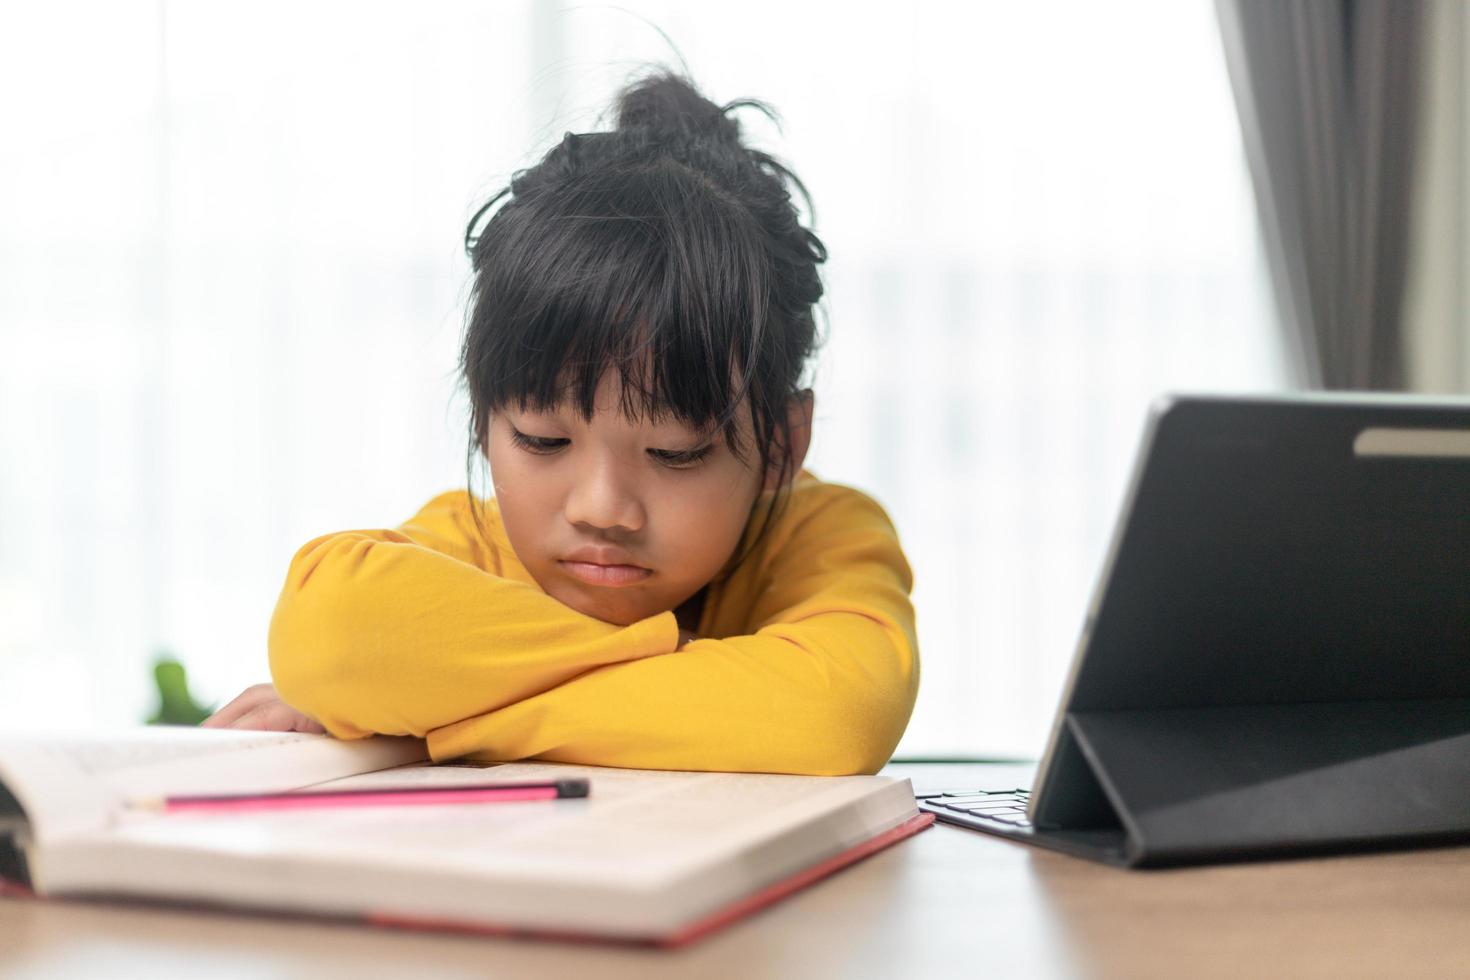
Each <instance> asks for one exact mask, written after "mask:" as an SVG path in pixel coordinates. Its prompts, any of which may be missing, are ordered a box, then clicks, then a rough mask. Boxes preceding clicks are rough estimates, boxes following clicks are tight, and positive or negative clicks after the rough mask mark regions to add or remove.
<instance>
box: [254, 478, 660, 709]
mask: <svg viewBox="0 0 1470 980" xmlns="http://www.w3.org/2000/svg"><path fill="white" fill-rule="evenodd" d="M463 496H464V495H463V493H462V492H460V493H457V494H456V493H449V494H443V495H441V496H439V497H436V498H435V499H434V500H433V501H430V503H429V504H428V505H426V506H425V508H424V509H423V510H422V511H420V513H419V514H418V515H416V516H415V517H414V518H413V519H412V520H411V521H409V522H408V523H407V524H405V525H403V526H402V527H400V528H398V529H397V530H367V531H343V532H341V533H338V534H329V535H324V536H322V537H319V538H316V539H314V540H312V541H310V542H308V543H307V544H306V545H304V546H303V547H302V548H301V549H300V550H299V551H298V552H297V553H296V555H295V557H294V558H293V559H292V561H291V565H290V568H289V571H288V572H287V576H286V583H285V586H284V588H283V589H282V591H281V595H280V598H279V600H278V601H277V603H276V609H275V613H274V615H273V616H272V619H271V625H270V636H269V648H270V666H271V676H272V679H273V681H274V682H275V685H276V689H277V691H278V692H279V694H280V695H281V697H282V699H283V700H285V701H286V703H287V704H290V705H291V706H293V707H295V708H297V709H298V710H300V711H303V712H305V713H306V714H308V715H311V716H312V717H314V718H316V719H317V720H318V721H320V722H321V723H322V725H324V726H325V727H326V729H327V730H328V731H329V732H331V733H332V734H333V735H336V736H337V737H338V738H360V737H363V736H366V735H370V734H373V733H381V734H387V735H416V736H419V737H423V736H425V735H427V734H428V733H429V732H430V731H431V730H433V729H437V728H441V727H443V726H445V725H449V724H451V723H453V722H457V721H460V720H462V719H464V718H469V717H472V716H476V715H483V714H485V713H486V712H493V711H495V710H496V709H499V708H502V707H504V706H506V705H509V704H512V703H516V702H519V701H521V700H522V699H524V698H527V697H531V696H534V695H537V694H539V693H540V692H543V691H546V690H549V689H553V688H555V687H556V686H557V685H559V684H561V683H563V682H564V681H566V680H567V679H568V678H571V677H574V676H576V675H578V674H581V673H583V672H585V671H587V670H589V669H593V668H597V667H601V666H605V665H609V664H613V663H618V662H624V661H631V660H636V659H639V658H642V657H657V656H659V655H662V654H669V653H672V652H673V651H674V650H675V648H676V647H677V646H678V642H679V627H678V624H677V622H676V621H675V617H674V614H673V613H672V612H665V613H661V614H659V615H657V616H652V617H649V618H647V619H644V620H641V621H640V622H637V623H634V624H632V625H629V626H626V627H622V626H617V625H614V624H610V623H606V622H603V621H602V620H598V619H594V618H592V617H590V616H586V615H583V614H582V613H579V612H577V611H575V610H573V609H571V608H569V607H567V606H566V605H564V604H563V603H561V602H560V601H558V600H556V599H554V598H552V597H551V596H549V595H547V594H546V593H545V592H544V591H542V590H541V589H540V588H538V587H537V586H536V585H535V584H534V583H531V582H526V581H517V580H515V579H513V578H511V577H508V576H505V575H501V574H496V573H495V570H499V569H500V568H501V564H502V561H504V560H505V559H504V556H502V555H500V554H497V553H494V549H495V546H494V544H493V543H489V542H484V541H482V540H480V539H479V538H478V536H477V535H472V534H470V533H468V532H467V531H466V530H465V529H464V528H462V527H461V526H459V525H460V523H461V522H460V521H459V520H458V519H457V517H456V514H457V508H456V506H455V501H456V500H457V499H462V498H463Z"/></svg>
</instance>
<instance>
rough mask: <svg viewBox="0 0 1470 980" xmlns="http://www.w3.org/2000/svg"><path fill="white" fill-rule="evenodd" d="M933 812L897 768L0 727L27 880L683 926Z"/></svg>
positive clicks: (2, 818) (601, 925)
mask: <svg viewBox="0 0 1470 980" xmlns="http://www.w3.org/2000/svg"><path fill="white" fill-rule="evenodd" d="M566 777H585V778H587V779H589V780H590V781H591V795H590V796H589V797H588V798H586V799H559V800H543V801H531V802H525V801H522V802H496V803H479V804H443V805H441V804H433V805H417V806H408V807H394V806H384V807H377V806H373V807H355V808H351V809H295V810H281V811H267V812H254V813H187V812H179V813H162V812H159V811H158V810H157V809H152V808H148V807H146V806H143V805H141V803H142V801H145V800H155V799H156V798H158V797H160V796H181V795H205V794H215V793H220V794H223V793H244V792H280V791H289V790H295V789H301V788H304V787H307V786H311V787H312V788H313V789H315V790H319V789H322V788H323V787H324V786H328V785H329V786H330V788H332V789H339V788H340V789H358V788H370V787H372V786H374V785H384V786H387V785H392V786H401V785H403V784H405V783H414V784H418V783H421V782H422V783H426V784H434V785H454V784H456V783H459V784H464V783H476V784H478V783H484V782H491V781H505V782H521V781H527V780H547V779H555V778H566ZM932 819H933V818H932V816H930V815H929V814H921V813H920V812H919V811H918V809H917V806H916V804H915V801H914V795H913V788H912V786H911V785H910V783H909V781H908V780H907V779H892V778H889V777H883V776H840V777H827V776H783V775H765V774H750V773H707V772H664V771H653V770H636V769H605V768H599V767H591V766H572V765H563V764H559V763H506V764H500V765H484V766H482V765H477V764H469V765H464V764H461V765H456V764H453V763H451V764H446V765H432V764H430V763H429V761H428V759H427V757H426V754H425V749H424V744H423V743H422V742H421V741H418V740H416V739H407V738H385V737H375V738H370V739H363V740H360V741H338V740H336V739H333V738H332V737H330V736H327V735H298V734H276V733H269V732H242V731H232V730H222V729H195V728H172V729H170V728H154V729H138V730H127V731H123V732H119V733H113V734H110V735H105V736H87V737H83V736H77V737H71V738H58V737H44V738H43V737H34V738H27V737H21V736H0V879H4V880H5V881H6V882H9V885H8V890H9V891H11V892H13V893H17V894H26V895H39V896H55V897H93V898H132V899H145V900H161V901H167V902H173V903H191V904H192V903H202V904H210V905H224V906H234V907H239V908H246V909H259V910H270V911H275V912H282V911H294V912H299V913H306V914H314V915H325V916H346V917H352V918H357V919H366V920H368V921H370V922H374V923H377V924H382V925H394V926H405V927H413V928H442V929H453V930H468V931H479V932H489V933H529V934H535V935H542V936H559V937H563V938H606V939H615V940H623V941H637V942H652V943H657V944H661V945H677V944H679V943H683V942H687V941H689V940H691V939H694V938H696V937H698V936H701V935H704V934H706V933H707V932H709V931H711V930H712V929H714V928H716V927H718V926H720V925H723V924H724V923H726V922H729V921H731V920H732V919H734V918H737V917H738V916H740V915H742V914H744V913H746V912H749V911H751V910H753V909H756V908H759V907H761V906H763V905H766V904H768V903H769V902H771V901H774V900H776V899H777V898H780V897H781V896H783V895H785V894H788V893H790V892H791V891H794V890H795V889H796V888H799V887H801V886H802V885H804V884H807V883H809V882H811V881H815V880H817V879H818V878H820V877H822V876H824V875H826V874H828V873H830V872H832V871H835V870H837V869H838V868H840V867H843V866H844V865H847V864H850V863H852V862H853V861H856V860H858V859H859V858H861V857H863V856H865V855H867V854H870V853H872V852H873V851H876V850H878V849H880V848H882V847H884V846H886V845H888V844H891V843H893V842H895V841H897V840H901V839H902V838H904V837H907V836H909V835H911V834H913V833H916V832H917V831H919V830H922V829H923V828H924V827H926V826H928V825H929V823H930V822H931V821H932ZM5 890H7V886H6V885H5V884H4V883H3V882H0V891H5Z"/></svg>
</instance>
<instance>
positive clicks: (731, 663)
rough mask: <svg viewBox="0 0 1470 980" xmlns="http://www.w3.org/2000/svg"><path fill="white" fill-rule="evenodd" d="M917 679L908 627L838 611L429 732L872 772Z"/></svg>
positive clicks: (505, 755)
mask: <svg viewBox="0 0 1470 980" xmlns="http://www.w3.org/2000/svg"><path fill="white" fill-rule="evenodd" d="M917 689H918V660H917V655H916V653H915V652H914V650H913V646H912V637H911V635H910V634H908V633H907V632H906V631H905V630H902V629H899V628H898V627H896V626H894V625H892V624H885V623H882V622H879V621H876V620H874V619H871V618H868V617H864V616H861V615H857V614H851V613H833V614H828V615H824V616H819V617H813V618H811V619H808V620H805V621H802V622H798V623H786V624H776V625H772V626H769V627H766V628H764V629H762V630H760V631H759V632H758V633H757V634H754V635H749V636H736V637H729V638H727V639H721V640H715V639H701V640H696V641H694V642H693V643H690V644H689V645H688V646H686V647H685V648H684V649H682V650H681V651H680V652H678V653H676V654H675V655H673V656H669V657H657V658H651V659H647V660H641V661H637V662H629V663H622V664H615V665H610V666H607V667H602V668H599V669H597V670H593V671H589V672H588V673H586V674H583V675H582V676H579V677H576V678H574V679H572V680H570V681H568V682H566V683H565V684H562V685H560V686H558V687H556V688H554V689H552V690H549V691H546V692H543V693H541V694H538V695H535V696H533V697H530V698H527V699H525V700H522V701H520V702H517V703H515V704H511V705H507V706H506V707H503V708H500V709H498V710H495V711H491V712H487V713H486V714H484V715H482V716H480V717H477V718H471V719H468V720H466V721H462V722H459V723H458V724H455V725H451V726H448V727H446V728H442V729H438V730H435V731H433V732H430V733H429V750H430V752H431V754H432V755H433V756H434V757H435V758H436V759H443V758H452V757H455V756H460V755H469V754H474V755H476V756H479V757H482V758H486V759H495V760H509V759H521V758H531V757H535V758H541V759H550V760H557V761H562V762H576V763H583V764H590V765H609V766H623V767H629V768H649V769H690V770H726V771H746V772H785V773H806V774H811V775H845V774H851V773H861V772H876V771H877V770H878V769H879V768H881V767H882V766H883V765H884V764H885V763H886V762H887V761H888V759H889V757H890V756H891V754H892V752H893V749H894V746H896V745H897V744H898V740H899V738H900V737H901V736H902V734H903V730H904V728H905V726H906V725H907V724H908V719H909V715H910V714H911V712H912V710H913V705H914V698H915V695H916V693H917Z"/></svg>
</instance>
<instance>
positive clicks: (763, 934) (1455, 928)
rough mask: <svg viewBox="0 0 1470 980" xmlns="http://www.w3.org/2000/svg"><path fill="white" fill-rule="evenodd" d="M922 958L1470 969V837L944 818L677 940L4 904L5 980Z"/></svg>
mask: <svg viewBox="0 0 1470 980" xmlns="http://www.w3.org/2000/svg"><path fill="white" fill-rule="evenodd" d="M885 772H891V773H893V774H897V775H909V776H911V777H912V778H914V782H915V785H916V787H918V788H921V789H922V788H924V787H926V786H936V787H945V786H964V785H976V784H978V783H979V782H980V781H982V780H983V781H986V782H989V783H994V782H995V781H996V780H995V779H992V778H988V776H987V775H982V770H981V769H980V768H979V767H974V766H963V767H961V766H950V767H935V766H914V765H896V766H891V767H889V769H888V770H885ZM992 772H993V770H992ZM1015 774H1016V770H1014V769H1012V770H1007V771H1003V772H1002V773H1000V774H999V775H998V776H997V777H996V778H998V779H999V780H1000V781H1004V779H1005V778H1006V777H1008V776H1014V775H1015ZM921 971H929V975H930V976H934V977H944V978H946V980H947V978H949V977H971V976H977V977H978V976H996V977H1006V978H1029V977H1119V978H1149V977H1160V978H1170V980H1174V978H1185V977H1188V978H1210V977H1231V978H1236V977H1323V978H1332V980H1340V978H1349V977H1372V978H1375V980H1376V978H1383V977H1392V978H1412V977H1457V978H1464V977H1470V848H1446V849H1435V850H1421V851H1404V852H1397V853H1392V854H1375V855H1356V856H1351V857H1337V858H1316V859H1311V860H1299V861H1277V862H1271V863H1257V864H1237V865H1228V866H1221V867H1211V868H1195V869H1182V870H1169V871H1122V870H1117V869H1114V868H1108V867H1104V866H1101V865H1095V864H1091V863H1088V862H1084V861H1080V860H1077V859H1075V858H1069V857H1066V856H1064V855H1060V854H1056V853H1053V852H1050V851H1044V850H1040V849H1036V848H1030V847H1026V846H1024V845H1018V844H1013V843H1011V842H1009V841H1005V840H1001V839H998V838H994V837H989V836H986V835H984V834H980V833H977V832H974V831H969V830H964V829H960V828H956V827H950V826H944V825H940V824H936V825H935V826H934V827H932V828H930V829H929V830H926V831H924V832H923V833H921V834H919V835H918V836H916V837H914V838H913V839H911V840H908V841H906V842H903V843H901V844H898V845H897V846H895V847H892V848H889V849H888V850H886V851H883V852H881V853H879V854H877V855H875V856H873V857H871V858H869V859H867V860H865V861H863V862H860V863H859V864H857V865H854V866H853V867H851V868H848V869H846V870H844V871H842V872H839V873H838V874H837V875H835V876H833V877H831V878H828V879H826V880H825V881H823V882H821V883H819V884H817V885H816V886H814V887H812V888H809V889H807V890H805V891H803V892H800V893H798V894H796V895H793V896H791V897H790V898H788V899H786V900H784V901H783V902H781V903H779V904H778V905H776V906H773V907H772V908H769V909H767V910H765V911H763V912H761V913H759V914H757V915H756V916H754V917H753V918H750V919H747V920H746V921H744V922H741V923H738V924H736V925H734V926H732V927H730V928H728V929H726V930H725V931H723V932H721V933H716V934H715V935H713V936H710V937H708V938H706V939H704V940H703V941H701V942H699V943H696V944H695V945H693V946H691V947H689V948H687V949H683V950H678V951H657V950H642V949H629V948H620V947H616V946H593V945H587V946H576V945H565V944H558V943H552V942H544V941H530V940H512V939H493V938H479V937H468V936H455V935H435V934H426V933H409V932H395V931H387V930H381V929H371V928H367V927H362V926H355V925H350V924H337V923H331V922H308V921H296V920H289V919H277V918H266V917H260V916H244V915H235V914H229V913H211V912H196V911H179V910H170V909H160V908H147V907H139V906H133V907H124V906H104V905H91V904H80V903H63V902H41V901H24V900H0V976H4V977H7V978H9V977H37V978H41V977H44V978H48V980H49V978H56V977H109V978H110V977H130V976H149V977H167V976H175V975H177V976H186V977H193V976H201V977H202V976H210V977H215V976H227V977H322V976H332V977H335V976H344V977H413V978H418V977H426V976H446V977H500V976H505V977H511V976H515V977H522V976H545V977H584V978H603V977H612V978H618V977H627V978H637V980H656V978H660V977H701V978H704V977H740V978H750V977H801V978H803V980H808V978H826V977H911V976H918V975H922V974H921Z"/></svg>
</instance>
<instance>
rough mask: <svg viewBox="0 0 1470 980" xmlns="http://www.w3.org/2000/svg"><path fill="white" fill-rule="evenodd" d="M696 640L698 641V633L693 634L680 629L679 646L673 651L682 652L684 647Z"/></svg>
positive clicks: (690, 631)
mask: <svg viewBox="0 0 1470 980" xmlns="http://www.w3.org/2000/svg"><path fill="white" fill-rule="evenodd" d="M697 639H699V634H698V633H696V632H694V631H693V630H686V629H681V630H679V645H678V646H677V647H675V648H674V649H675V650H682V649H684V648H685V647H686V646H688V645H689V644H690V643H691V642H692V641H694V640H697Z"/></svg>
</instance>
